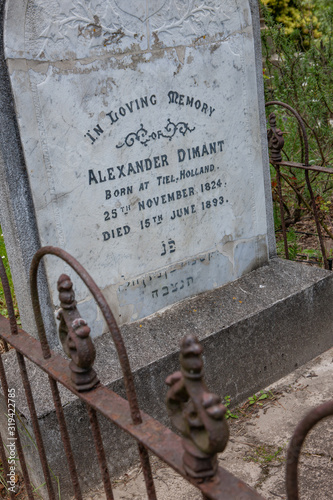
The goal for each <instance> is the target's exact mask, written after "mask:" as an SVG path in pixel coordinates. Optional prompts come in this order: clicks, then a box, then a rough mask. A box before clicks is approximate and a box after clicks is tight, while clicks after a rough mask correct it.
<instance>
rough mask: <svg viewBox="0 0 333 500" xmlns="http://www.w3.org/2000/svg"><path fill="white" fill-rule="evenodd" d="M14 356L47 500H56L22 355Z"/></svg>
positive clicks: (17, 353)
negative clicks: (27, 408) (25, 400)
mask: <svg viewBox="0 0 333 500" xmlns="http://www.w3.org/2000/svg"><path fill="white" fill-rule="evenodd" d="M16 356H17V362H18V365H19V368H20V373H21V378H22V382H23V387H24V391H25V394H26V398H27V403H28V407H29V411H30V416H31V420H32V427H33V430H34V434H35V439H36V443H37V449H38V454H39V458H40V461H41V465H42V469H43V474H44V478H45V482H46V487H47V491H48V494H49V499H50V500H56V498H55V494H54V491H53V486H52V481H51V476H50V472H49V468H48V463H47V458H46V453H45V448H44V443H43V439H42V434H41V432H40V427H39V423H38V417H37V412H36V408H35V403H34V399H33V396H32V391H31V387H30V382H29V378H28V373H27V368H26V365H25V360H24V357H23V355H22V354H21V353H19V352H17V351H16Z"/></svg>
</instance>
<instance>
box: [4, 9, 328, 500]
mask: <svg viewBox="0 0 333 500" xmlns="http://www.w3.org/2000/svg"><path fill="white" fill-rule="evenodd" d="M0 9H1V11H0V12H1V19H2V20H3V23H0V26H4V39H3V43H2V44H1V58H0V64H1V74H0V85H1V89H0V90H1V91H0V124H1V134H0V144H1V158H0V159H1V161H0V193H1V204H0V215H1V217H0V221H1V225H2V229H3V231H4V235H5V238H6V244H7V248H8V251H9V258H10V264H11V269H12V272H13V279H14V284H15V289H16V293H17V297H18V302H19V306H20V313H21V317H22V323H23V327H24V328H25V329H26V330H27V331H28V332H29V333H31V334H33V335H35V331H36V330H35V327H34V321H33V318H32V314H31V304H30V302H29V298H28V297H29V289H28V270H29V267H30V262H31V258H32V255H33V254H34V251H35V250H36V249H37V248H38V247H39V246H40V245H54V246H60V247H62V248H64V249H65V250H67V251H68V252H69V253H71V254H72V255H73V256H74V257H76V258H77V259H78V260H79V262H81V264H83V266H84V267H86V269H87V270H88V272H90V274H91V275H92V276H93V278H94V279H95V281H96V283H97V285H98V286H99V287H100V288H101V289H102V290H103V292H104V293H105V295H106V297H107V299H108V300H109V303H110V305H111V308H112V310H113V312H114V314H115V317H116V319H117V320H118V322H119V323H120V324H122V327H121V332H122V334H123V336H124V339H125V343H126V346H127V349H128V354H129V359H130V363H131V367H132V370H133V372H134V378H135V383H136V387H137V391H138V399H139V402H140V407H141V408H142V409H143V410H144V411H146V412H147V413H149V414H150V415H152V416H153V417H155V418H157V419H159V420H160V421H163V422H164V423H168V419H167V417H166V411H165V407H164V394H165V386H164V379H165V377H166V376H167V375H168V374H170V373H171V372H173V371H175V370H176V369H178V346H179V340H180V338H181V337H183V336H184V335H185V334H187V333H195V334H196V335H198V337H199V339H200V340H201V341H202V343H203V346H204V348H205V356H206V359H207V360H208V362H207V363H206V376H207V382H208V386H209V388H210V390H212V391H213V392H216V393H218V394H220V395H221V396H224V395H226V394H230V395H231V397H232V399H233V401H234V402H239V401H240V400H242V399H243V398H245V397H247V396H248V395H250V394H253V392H255V391H256V390H258V389H260V388H262V387H265V386H267V384H268V383H270V382H273V381H275V380H277V379H278V378H279V377H282V376H283V375H285V374H286V373H288V372H290V371H292V370H293V369H294V367H295V366H296V365H297V364H302V363H304V362H306V361H308V360H309V359H311V357H314V356H316V355H317V354H319V353H321V352H323V351H324V350H325V349H327V348H328V347H330V345H331V324H332V320H333V318H332V312H331V311H332V308H331V307H330V296H331V294H332V292H333V282H332V274H330V273H328V272H326V271H322V270H319V269H317V270H312V269H307V268H304V267H302V266H300V267H299V266H297V265H296V264H294V263H290V262H282V261H278V260H277V259H274V258H272V259H271V260H270V259H269V257H274V256H275V240H274V225H273V218H272V207H271V186H270V179H269V167H268V154H267V141H266V127H265V118H264V100H263V82H262V65H261V48H260V29H259V13H258V7H257V0H224V1H223V2H221V1H218V0H205V1H203V0H202V1H201V0H200V1H199V0H150V1H143V0H141V1H134V0H133V1H130V0H122V1H120V0H104V1H103V2H101V1H100V0H90V1H88V0H71V1H69V0H7V1H6V2H2V3H0ZM0 29H1V28H0ZM265 264H267V265H265ZM250 271H253V272H250ZM63 272H65V273H66V274H70V275H71V277H72V280H73V282H74V287H75V291H76V298H77V299H78V302H79V304H78V308H79V311H80V313H81V315H82V317H83V318H84V319H86V320H87V321H88V324H89V325H90V326H91V327H92V330H93V334H94V335H95V337H96V339H95V344H96V350H97V356H96V363H95V368H96V371H97V373H98V376H99V377H100V379H101V382H102V383H104V384H106V385H109V386H110V387H111V388H112V389H113V390H115V391H116V392H118V393H120V394H124V390H123V384H122V378H121V377H122V374H121V370H120V367H119V363H118V362H117V359H116V355H115V349H114V346H113V344H112V342H111V339H110V335H100V334H101V333H102V332H103V330H104V324H103V321H102V319H101V317H100V315H99V313H98V311H97V309H96V306H95V304H94V303H93V301H92V300H91V297H90V296H89V295H88V294H87V291H86V289H85V288H84V287H83V285H82V284H80V282H79V280H78V279H76V277H75V276H73V273H71V272H70V270H69V269H68V268H67V266H65V265H64V264H63V263H62V262H61V261H59V260H56V259H55V258H54V257H49V258H47V260H46V265H45V274H44V275H43V273H42V275H41V280H40V282H41V286H42V287H44V288H43V292H42V293H41V299H42V300H43V311H44V315H45V319H46V321H47V329H46V330H47V334H48V338H49V341H50V343H51V345H52V346H56V345H57V344H58V339H57V335H56V333H55V326H54V307H55V306H57V304H58V298H57V292H56V282H57V279H58V277H59V275H60V274H62V273H63ZM221 285H225V286H221ZM201 292H204V293H201ZM183 299H187V300H183ZM171 306H172V307H171ZM163 309H164V311H162V310H163ZM295 311H296V312H297V314H296V313H295ZM154 313H157V314H154ZM151 315H152V316H151ZM144 318H147V319H144ZM138 319H139V320H140V321H139V322H136V321H135V320H138ZM318 332H320V333H319V334H318ZM314 334H315V335H314ZM314 339H315V340H314ZM4 359H5V365H6V369H7V376H8V380H9V386H10V387H14V388H16V389H17V394H18V395H19V396H18V404H17V408H18V411H19V412H20V415H21V420H22V421H23V422H25V425H26V427H27V429H28V430H29V432H30V434H31V435H32V434H33V432H32V429H31V424H30V421H29V413H28V410H27V407H26V404H25V401H24V395H23V393H22V389H21V388H20V387H19V385H18V384H19V383H18V381H17V368H16V365H15V360H14V353H13V352H10V353H8V354H6V355H5V356H4ZM252 360H255V362H251V361H252ZM29 377H30V380H31V385H32V387H33V389H34V395H35V400H36V407H37V413H38V416H39V419H40V424H41V428H42V433H43V436H44V442H45V447H46V449H47V451H48V458H49V460H50V466H51V468H52V471H53V472H54V473H55V474H56V475H59V476H60V478H61V479H60V481H61V485H62V491H61V496H62V498H70V497H71V494H72V493H71V487H70V479H69V476H68V474H67V472H66V469H65V468H64V463H63V449H62V445H61V439H60V437H59V435H58V434H57V431H56V429H57V424H56V415H55V412H54V410H53V403H52V398H51V396H50V394H49V393H48V392H47V383H46V381H45V379H44V378H43V376H42V375H41V374H40V373H39V371H38V370H36V369H35V368H32V369H31V370H30V372H29ZM62 403H63V405H64V412H65V415H66V421H67V424H68V428H69V433H70V436H71V441H72V445H73V449H74V455H75V457H76V460H77V467H78V472H79V475H80V479H81V480H82V483H83V489H84V490H87V489H89V487H91V486H92V484H94V483H95V482H96V481H99V480H100V477H99V473H98V466H97V463H96V461H95V462H94V460H95V459H94V457H93V456H92V454H91V449H92V448H93V443H92V440H91V436H90V434H89V430H88V419H87V416H86V411H85V409H84V408H83V407H82V405H80V403H79V401H78V400H77V399H76V398H75V397H74V396H73V395H72V394H69V393H68V391H64V392H63V393H62ZM0 404H2V405H3V404H4V400H3V398H1V400H0ZM4 414H5V410H3V411H0V415H4ZM6 425H7V422H6V421H3V419H2V420H1V419H0V426H1V427H2V432H6ZM101 425H102V428H103V433H104V437H105V443H106V450H107V451H108V452H109V451H110V450H111V452H112V454H111V455H110V456H108V461H109V467H110V470H111V472H112V474H113V475H115V474H119V473H121V472H123V471H124V470H125V469H126V467H128V466H129V465H130V463H131V461H133V460H135V448H136V447H135V444H134V443H132V442H130V441H129V440H127V441H126V440H125V438H124V436H122V435H120V432H119V431H117V430H116V429H115V426H112V425H110V424H109V423H108V422H106V421H105V420H104V419H102V421H101ZM25 435H27V433H25ZM22 438H23V439H25V438H24V436H22ZM25 444H26V446H27V457H28V458H27V460H28V462H29V466H30V470H31V471H32V472H31V474H32V475H33V480H34V483H35V485H39V484H41V483H43V477H42V474H41V472H40V466H39V462H38V457H37V456H36V450H35V448H34V447H33V446H32V445H31V442H30V444H29V443H28V442H26V443H25ZM130 446H131V448H128V447H130ZM124 449H126V450H128V453H124Z"/></svg>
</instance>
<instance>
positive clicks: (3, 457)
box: [0, 434, 16, 500]
mask: <svg viewBox="0 0 333 500" xmlns="http://www.w3.org/2000/svg"><path fill="white" fill-rule="evenodd" d="M0 457H1V462H2V466H3V470H4V473H5V482H6V483H7V478H8V476H9V467H8V462H7V457H6V452H5V448H4V445H3V440H2V436H1V434H0ZM7 484H8V483H7ZM9 496H10V498H11V499H12V500H15V497H16V495H15V493H14V492H13V491H11V492H10V495H9Z"/></svg>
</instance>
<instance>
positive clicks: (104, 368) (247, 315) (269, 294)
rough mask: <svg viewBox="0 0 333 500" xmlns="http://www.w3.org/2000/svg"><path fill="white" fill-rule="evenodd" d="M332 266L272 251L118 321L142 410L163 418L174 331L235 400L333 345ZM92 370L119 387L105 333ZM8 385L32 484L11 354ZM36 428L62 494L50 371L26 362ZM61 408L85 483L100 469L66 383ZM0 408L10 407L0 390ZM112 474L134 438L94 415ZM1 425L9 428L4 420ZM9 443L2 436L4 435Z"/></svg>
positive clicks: (125, 461) (33, 464)
mask: <svg viewBox="0 0 333 500" xmlns="http://www.w3.org/2000/svg"><path fill="white" fill-rule="evenodd" d="M332 296H333V274H332V273H330V272H328V271H324V270H321V269H317V268H311V267H308V266H306V265H300V264H295V263H293V262H288V261H281V260H279V259H273V260H272V261H271V262H270V265H268V266H265V267H262V268H261V269H258V270H256V271H253V272H252V273H250V274H248V275H246V276H243V277H242V278H240V279H238V280H237V281H235V282H233V283H229V284H228V285H226V286H223V287H221V288H219V289H216V290H214V291H212V292H209V293H204V294H201V295H199V296H197V297H195V298H192V299H188V300H186V301H183V302H181V303H180V304H178V305H176V306H173V307H172V308H170V309H167V310H165V311H164V312H160V313H159V314H155V315H154V316H151V317H149V318H147V319H145V320H142V321H140V322H137V323H133V324H130V325H125V326H123V327H122V329H121V330H122V334H123V336H124V339H125V343H126V346H127V349H128V354H129V358H130V361H131V366H132V369H133V372H134V376H135V383H136V388H137V393H138V398H139V403H140V407H141V409H142V410H144V411H145V412H147V413H148V414H150V415H151V416H153V417H154V418H156V419H158V420H160V421H162V422H163V423H165V424H166V425H169V420H168V417H167V412H166V408H165V404H164V399H165V394H166V386H165V384H164V380H165V378H166V376H167V375H169V374H170V373H172V372H173V371H175V370H177V369H179V364H178V346H179V342H180V339H181V338H182V337H183V336H184V335H186V334H188V333H194V334H195V335H197V337H198V338H199V339H200V340H201V342H202V345H203V348H204V363H205V374H206V383H207V385H208V387H209V390H210V391H213V392H216V393H217V394H219V395H221V396H222V397H223V396H225V395H230V396H231V400H232V403H237V402H240V401H242V400H243V399H245V398H246V397H248V396H249V395H251V394H253V393H254V392H256V391H258V390H259V389H261V388H263V387H266V386H267V385H268V384H270V383H272V382H274V381H276V380H278V379H279V378H281V377H282V376H284V375H286V374H288V373H290V372H292V371H293V370H294V369H295V368H297V367H298V366H300V365H302V364H304V363H305V362H307V361H309V360H310V359H312V358H314V357H315V356H317V355H318V354H320V353H322V352H324V351H325V350H327V349H328V348H330V347H331V346H332V344H333V338H332V323H333V309H332V307H331V302H332ZM95 345H96V347H97V360H96V363H95V368H96V371H97V373H98V375H99V376H100V379H101V381H102V382H103V383H104V384H108V385H109V386H110V387H111V388H112V389H113V390H115V391H116V392H117V393H119V394H121V395H124V387H123V383H122V380H121V372H120V368H119V363H118V361H117V358H116V354H115V349H114V346H113V344H112V341H111V337H110V335H109V334H107V335H104V336H102V337H100V338H98V339H97V340H95ZM4 358H5V365H6V371H7V375H8V381H9V387H15V388H16V389H17V396H16V398H17V409H18V411H19V412H20V414H21V421H22V422H24V425H25V429H22V433H21V434H22V437H23V441H24V446H25V453H26V456H27V460H28V462H29V467H30V474H31V477H32V479H33V481H34V484H35V486H39V485H40V484H42V483H43V482H44V480H43V477H42V474H41V471H40V466H39V462H38V457H37V452H36V448H35V446H34V443H33V438H32V437H30V436H32V435H33V432H32V429H31V425H30V423H29V419H28V417H27V415H28V411H27V406H26V403H25V398H24V395H23V392H22V389H21V388H20V387H19V386H18V378H17V366H16V362H15V353H13V352H10V353H8V354H6V355H5V356H4ZM29 374H30V379H31V381H32V386H33V390H34V394H35V400H36V407H37V411H38V415H39V419H40V426H41V429H42V432H43V436H44V442H45V447H46V450H47V454H48V457H49V461H50V467H51V469H52V474H54V475H55V476H57V477H59V481H60V487H61V498H62V499H66V498H70V497H71V495H72V490H71V486H70V481H69V477H68V472H67V464H66V459H65V454H64V452H63V449H62V445H61V440H60V437H59V433H58V430H57V429H58V427H57V423H56V416H55V411H54V409H53V404H52V400H51V395H50V392H47V391H46V390H45V387H47V383H48V382H47V378H46V377H45V376H44V375H43V374H41V373H40V370H38V369H36V368H35V367H33V366H29ZM62 401H63V404H64V411H65V415H66V419H67V423H68V427H69V432H70V435H71V439H72V447H73V451H74V454H75V457H76V463H77V468H78V472H79V476H80V478H81V481H82V487H83V490H84V491H88V490H89V489H91V488H93V487H95V486H96V484H99V483H100V473H99V470H98V465H97V460H96V457H95V451H94V447H93V442H92V437H91V435H90V432H89V428H88V422H87V420H88V419H87V415H86V411H85V408H84V407H83V406H82V405H81V404H80V403H79V402H78V401H77V399H76V398H75V397H74V396H73V395H72V394H71V393H69V392H68V391H67V390H63V391H62ZM1 405H2V408H1V415H2V417H4V414H5V412H6V410H5V408H4V403H3V398H1ZM100 423H101V427H102V432H103V437H104V444H105V447H106V450H107V454H108V457H109V465H110V471H111V474H112V476H113V477H116V476H117V475H120V474H121V473H123V472H124V471H125V470H126V469H128V468H129V467H130V466H131V465H132V464H133V463H134V462H135V461H136V460H137V458H138V457H137V453H136V445H135V442H133V441H132V440H131V439H130V438H129V437H127V436H126V435H125V434H124V433H123V432H120V431H119V430H118V429H117V428H116V427H115V426H114V425H112V424H110V423H108V422H107V421H106V420H105V419H104V418H100ZM1 433H2V436H4V440H5V436H6V422H5V418H2V420H1ZM5 441H6V440H5Z"/></svg>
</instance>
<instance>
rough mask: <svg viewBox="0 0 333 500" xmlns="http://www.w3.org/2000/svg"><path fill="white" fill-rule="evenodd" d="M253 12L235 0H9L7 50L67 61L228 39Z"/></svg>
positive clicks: (19, 55) (8, 54) (10, 54)
mask: <svg viewBox="0 0 333 500" xmlns="http://www.w3.org/2000/svg"><path fill="white" fill-rule="evenodd" d="M242 2H243V3H244V4H245V5H247V6H248V0H242ZM240 17H241V19H240ZM249 18H250V14H249V9H240V8H239V7H238V6H237V4H236V2H235V0H225V1H224V2H223V4H222V3H221V2H220V0H210V1H209V2H206V3H205V4H203V3H202V2H199V1H196V0H185V1H179V0H148V1H146V0H136V1H135V2H133V1H132V0H104V1H103V2H101V1H100V0H71V1H69V0H33V1H32V0H7V3H6V21H5V51H6V57H7V58H26V59H34V60H40V61H63V60H75V59H86V58H96V57H100V56H105V55H110V54H114V55H122V54H127V53H138V52H145V51H152V50H157V49H163V48H166V47H177V46H182V45H184V46H188V45H192V44H196V45H200V44H207V43H211V42H217V41H220V40H223V39H224V38H225V37H226V36H229V35H230V34H231V33H232V32H233V31H234V30H235V29H236V26H237V25H238V26H239V22H241V25H242V26H246V25H247V24H249V22H250V19H249ZM235 23H236V24H235Z"/></svg>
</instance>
